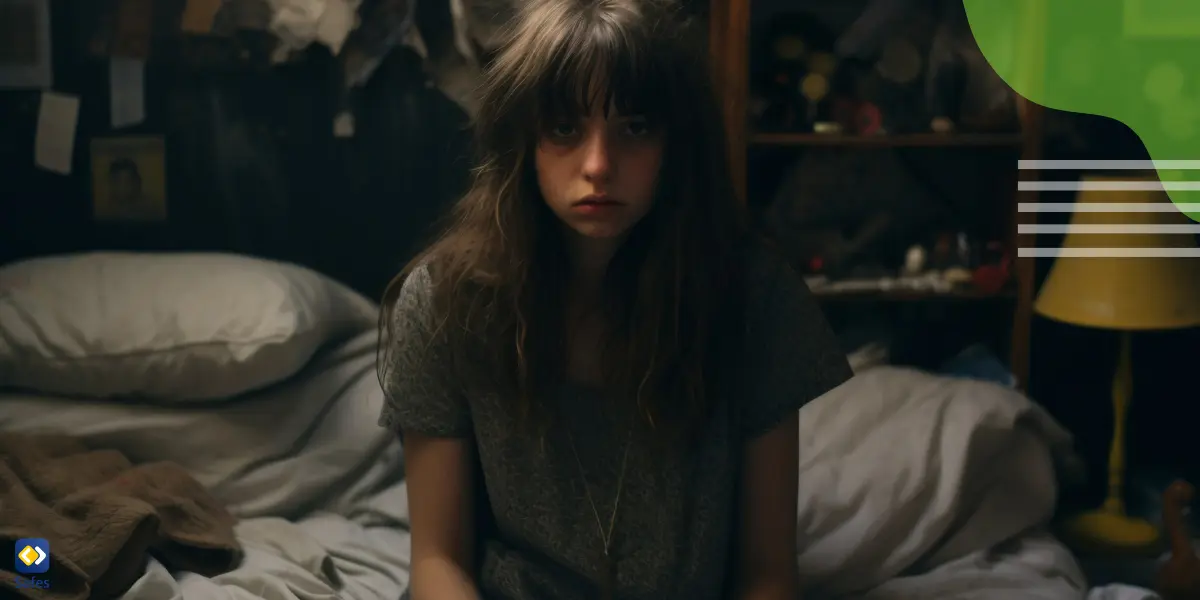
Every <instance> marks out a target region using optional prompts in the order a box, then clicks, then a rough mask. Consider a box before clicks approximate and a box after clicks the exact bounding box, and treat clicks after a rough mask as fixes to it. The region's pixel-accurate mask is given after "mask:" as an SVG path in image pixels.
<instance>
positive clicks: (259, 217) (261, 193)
mask: <svg viewBox="0 0 1200 600" xmlns="http://www.w3.org/2000/svg"><path fill="white" fill-rule="evenodd" d="M75 6H76V5H75V4H74V3H54V5H53V7H54V8H55V9H56V10H55V12H54V14H53V17H52V25H53V31H54V35H53V38H52V39H53V41H54V46H53V62H54V75H55V84H54V89H55V91H58V92H62V93H67V94H74V95H77V96H79V97H80V98H81V109H80V116H79V126H78V132H77V136H76V144H75V151H74V165H73V169H72V174H71V175H67V176H64V175H58V174H55V173H50V172H48V171H45V170H42V169H39V168H37V167H35V166H34V163H33V148H34V134H35V129H36V121H37V113H38V106H39V97H40V96H39V94H38V93H37V92H13V91H0V115H3V122H4V127H3V128H0V169H3V171H2V174H0V186H2V187H0V262H7V261H10V260H13V259H16V258H20V257H25V256H32V255H38V254H45V253H51V252H64V251H74V250H90V249H100V248H104V249H138V250H225V251H234V252H242V253H248V254H255V255H260V256H267V257H273V258H282V259H287V260H292V261H296V262H300V263H303V264H306V265H309V266H312V267H315V268H317V269H319V270H321V271H324V272H326V273H329V274H331V275H333V276H335V277H337V278H338V279H341V280H343V281H345V282H346V283H348V284H350V285H352V286H354V287H355V288H357V289H359V290H361V291H362V292H364V293H366V294H368V295H370V296H372V297H378V295H379V294H380V292H381V290H382V286H383V285H384V284H386V282H387V280H388V278H389V277H390V275H391V274H393V273H394V272H395V271H396V270H397V268H398V267H399V266H400V265H402V264H403V263H404V262H405V261H406V260H407V258H408V257H409V256H411V254H412V253H413V250H414V248H416V247H417V246H418V245H419V244H420V241H421V240H423V239H424V238H425V237H427V235H428V233H429V230H430V226H431V225H432V224H433V222H434V221H435V219H436V217H437V215H439V214H440V213H441V212H442V211H443V209H444V208H445V206H446V205H447V204H448V203H449V202H451V201H452V199H453V198H454V197H456V196H457V195H458V194H459V193H460V190H461V189H462V188H463V185H464V183H465V176H466V173H467V170H466V162H465V159H466V155H467V151H468V150H467V148H468V146H467V144H468V137H469V132H468V130H467V128H466V116H465V115H464V114H463V112H462V111H461V110H460V109H459V108H458V107H457V105H455V104H454V103H452V102H450V101H449V100H448V99H446V98H445V97H444V96H443V95H442V94H440V93H439V92H438V91H437V90H436V89H432V88H431V87H428V86H427V85H426V77H425V75H424V73H423V70H422V66H421V63H420V60H419V58H418V57H417V56H416V55H415V54H413V53H412V52H411V51H409V50H407V49H399V50H396V51H393V52H392V53H391V54H390V55H388V57H387V58H386V59H385V61H384V62H383V63H382V64H381V66H380V67H379V68H378V70H377V71H376V72H375V74H374V77H373V78H372V79H371V81H370V82H369V84H368V85H366V86H365V88H364V89H362V90H361V91H360V93H359V95H358V97H357V98H356V99H355V101H354V102H355V105H356V110H357V113H358V114H357V116H356V118H357V127H356V135H355V136H354V137H352V138H345V139H342V138H335V137H334V136H333V126H332V123H333V117H334V115H335V113H336V112H337V105H336V101H337V100H338V90H337V87H336V86H335V85H334V84H335V82H336V81H337V78H338V73H337V70H336V64H335V62H334V60H333V58H332V57H331V56H330V55H329V53H328V52H327V51H325V50H324V48H323V47H322V48H314V49H313V50H312V51H311V52H309V53H308V54H306V55H305V56H304V57H303V59H302V60H299V61H295V62H293V63H291V64H288V65H286V66H282V67H276V68H259V67H254V66H251V65H243V66H241V67H234V68H229V67H222V68H219V69H196V68H184V67H180V66H179V65H178V64H174V63H172V62H165V63H156V62H155V61H154V60H153V57H152V60H151V61H150V63H149V64H148V66H147V70H146V76H145V77H146V80H145V86H146V87H145V92H146V96H145V104H146V120H145V122H144V123H143V124H141V125H138V126H134V127H129V128H124V129H122V130H120V131H119V132H115V133H114V132H113V131H112V130H111V128H110V127H109V123H110V116H109V115H110V113H109V104H108V97H109V79H108V63H107V61H105V60H103V59H100V58H96V57H91V56H88V55H87V54H86V53H85V52H84V51H83V48H82V43H81V42H80V37H81V36H79V35H76V31H77V29H78V19H79V17H78V15H77V14H76V12H75V10H74V8H75ZM110 135H162V136H165V138H166V159H167V176H166V180H167V208H168V219H167V221H166V222H165V223H161V224H147V225H137V226H118V225H107V224H100V223H96V222H94V221H93V219H92V214H91V210H92V207H91V201H92V200H91V197H92V195H91V189H90V185H91V181H90V179H91V178H90V160H89V143H90V140H92V139H93V138H97V137H107V136H110Z"/></svg>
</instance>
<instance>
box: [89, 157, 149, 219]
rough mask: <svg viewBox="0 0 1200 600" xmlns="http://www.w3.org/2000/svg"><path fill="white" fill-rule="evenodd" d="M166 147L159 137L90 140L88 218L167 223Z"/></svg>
mask: <svg viewBox="0 0 1200 600" xmlns="http://www.w3.org/2000/svg"><path fill="white" fill-rule="evenodd" d="M165 150H166V143H165V141H164V140H163V138H162V137H159V136H129V137H115V138H97V139H94V140H92V144H91V156H92V215H93V217H94V218H95V220H97V221H109V222H111V221H121V222H154V221H165V220H166V219H167V174H166V162H167V161H166V155H165Z"/></svg>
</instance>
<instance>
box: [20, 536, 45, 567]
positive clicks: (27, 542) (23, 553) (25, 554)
mask: <svg viewBox="0 0 1200 600" xmlns="http://www.w3.org/2000/svg"><path fill="white" fill-rule="evenodd" d="M15 566H16V569H17V572H18V573H25V574H31V573H45V572H46V571H49V570H50V543H49V542H47V541H46V540H43V539H41V538H25V539H21V540H17V544H16V565H15Z"/></svg>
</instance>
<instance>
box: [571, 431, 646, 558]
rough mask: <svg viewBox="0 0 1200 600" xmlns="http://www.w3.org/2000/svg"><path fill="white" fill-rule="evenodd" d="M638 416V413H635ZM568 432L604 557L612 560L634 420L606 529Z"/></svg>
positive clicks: (628, 435) (628, 434)
mask: <svg viewBox="0 0 1200 600" xmlns="http://www.w3.org/2000/svg"><path fill="white" fill-rule="evenodd" d="M635 414H636V413H635ZM564 429H566V431H567V439H568V440H569V441H570V443H571V455H572V456H574V457H575V466H577V467H578V468H579V477H580V479H582V480H583V491H584V493H585V494H587V501H588V506H589V507H591V509H592V516H593V517H595V519H596V530H597V532H599V534H600V541H601V542H602V543H603V544H604V556H605V558H610V556H609V552H610V551H611V550H612V542H613V530H614V529H615V527H616V525H617V512H618V510H619V509H620V508H621V495H622V491H623V489H624V486H625V467H626V465H627V464H628V461H629V447H630V446H631V445H632V441H633V419H630V423H629V431H628V433H627V434H626V436H625V449H624V450H623V451H622V453H621V470H620V472H619V473H618V475H617V493H616V496H615V497H614V498H613V509H612V514H611V515H610V516H609V518H608V527H607V528H605V527H604V522H603V521H602V520H601V519H600V510H599V508H597V506H596V501H595V500H594V499H593V498H592V486H590V485H588V480H587V472H586V471H584V470H583V461H581V460H580V459H579V450H578V449H576V447H575V436H574V435H573V434H572V433H571V428H570V427H565V428H564Z"/></svg>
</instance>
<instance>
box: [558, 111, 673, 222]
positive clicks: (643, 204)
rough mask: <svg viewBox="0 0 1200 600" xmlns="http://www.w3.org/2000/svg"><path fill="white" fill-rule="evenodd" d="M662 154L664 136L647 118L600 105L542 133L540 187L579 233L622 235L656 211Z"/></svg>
mask: <svg viewBox="0 0 1200 600" xmlns="http://www.w3.org/2000/svg"><path fill="white" fill-rule="evenodd" d="M594 104H598V105H602V104H603V103H601V102H596V103H594ZM662 155H663V136H662V134H661V133H659V132H658V131H657V130H654V129H652V128H650V127H649V124H648V123H647V122H646V120H645V119H643V118H642V117H640V116H637V115H622V114H618V113H617V112H616V111H615V110H609V111H608V113H607V114H605V112H604V107H603V106H597V107H596V108H595V109H593V111H592V114H590V115H587V116H586V117H584V118H583V119H581V120H579V121H578V122H565V121H564V122H557V123H551V124H550V127H549V128H548V129H547V130H546V131H545V132H543V133H542V135H541V137H540V138H539V142H538V145H537V150H536V152H535V163H536V165H537V176H538V187H539V188H541V192H542V199H543V200H544V201H545V202H546V205H547V206H549V207H550V210H552V211H554V214H555V215H557V216H558V218H559V220H561V221H562V222H563V223H565V224H566V225H567V227H569V228H570V229H571V230H573V231H575V232H576V233H578V234H579V235H581V236H583V237H585V238H593V239H613V238H620V237H622V236H624V235H625V234H626V233H628V232H629V230H630V229H632V228H633V226H634V225H636V224H637V223H638V221H640V220H641V219H642V217H644V216H645V215H646V213H647V212H649V211H650V207H651V205H652V204H653V202H654V195H655V188H656V187H657V183H658V172H659V168H660V166H661V165H662Z"/></svg>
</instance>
